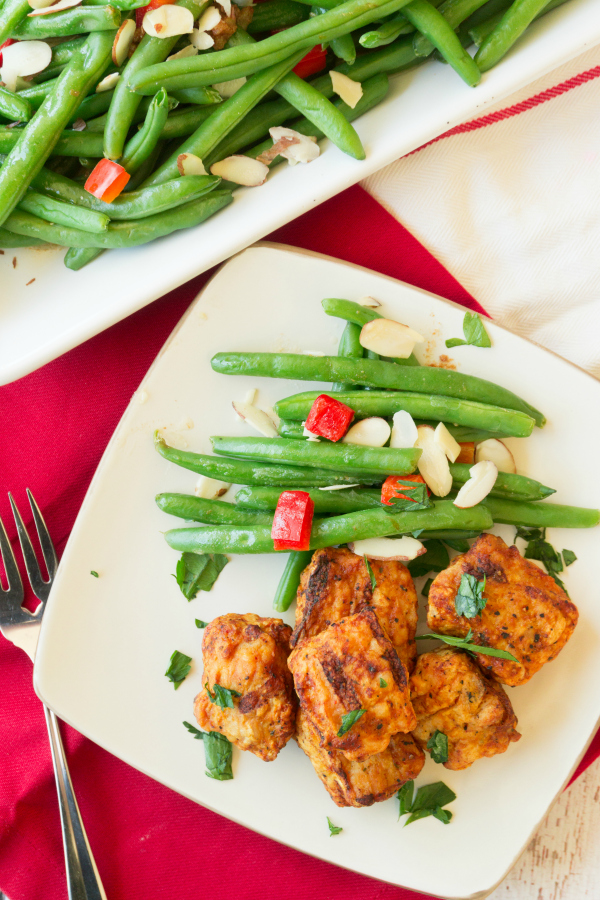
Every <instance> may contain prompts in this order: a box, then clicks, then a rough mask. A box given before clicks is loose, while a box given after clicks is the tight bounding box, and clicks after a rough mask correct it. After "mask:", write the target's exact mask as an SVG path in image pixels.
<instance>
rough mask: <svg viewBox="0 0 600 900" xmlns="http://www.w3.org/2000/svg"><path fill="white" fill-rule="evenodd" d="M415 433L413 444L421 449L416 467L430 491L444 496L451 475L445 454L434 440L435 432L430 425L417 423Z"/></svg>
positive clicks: (438, 495)
mask: <svg viewBox="0 0 600 900" xmlns="http://www.w3.org/2000/svg"><path fill="white" fill-rule="evenodd" d="M417 435H418V436H417V442H416V444H415V446H416V447H419V448H420V449H421V450H422V451H423V452H422V453H421V456H420V457H419V462H418V463H417V468H418V469H419V472H420V473H421V475H422V476H423V480H424V482H425V484H426V485H427V487H428V488H429V489H430V490H431V491H432V493H434V494H435V495H436V497H445V496H446V495H447V494H449V493H450V489H451V487H452V475H451V474H450V466H449V465H448V459H447V457H446V454H445V453H444V451H443V450H442V448H441V447H440V445H439V444H438V443H437V441H436V440H435V432H434V430H433V428H432V427H431V425H419V427H418V428H417Z"/></svg>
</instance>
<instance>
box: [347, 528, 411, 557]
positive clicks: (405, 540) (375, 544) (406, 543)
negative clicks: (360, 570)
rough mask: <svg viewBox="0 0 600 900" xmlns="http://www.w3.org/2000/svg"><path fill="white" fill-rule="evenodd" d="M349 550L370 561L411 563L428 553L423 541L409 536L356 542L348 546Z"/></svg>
mask: <svg viewBox="0 0 600 900" xmlns="http://www.w3.org/2000/svg"><path fill="white" fill-rule="evenodd" d="M348 549H349V550H350V551H351V552H352V553H356V555H357V556H366V557H367V558H368V559H379V560H384V559H396V560H399V561H400V562H409V561H410V560H411V559H416V558H417V556H422V555H423V554H424V553H426V552H427V548H426V547H424V546H423V544H422V543H421V541H418V540H417V539H416V538H414V537H410V535H408V534H405V535H404V536H403V537H401V538H386V537H381V538H367V539H366V540H364V541H354V543H351V544H348Z"/></svg>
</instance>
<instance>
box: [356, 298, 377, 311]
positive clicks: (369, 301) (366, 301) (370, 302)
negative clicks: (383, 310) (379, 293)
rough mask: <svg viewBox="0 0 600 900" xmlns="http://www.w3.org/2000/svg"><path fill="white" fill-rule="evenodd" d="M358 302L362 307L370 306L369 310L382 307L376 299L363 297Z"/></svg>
mask: <svg viewBox="0 0 600 900" xmlns="http://www.w3.org/2000/svg"><path fill="white" fill-rule="evenodd" d="M358 302H359V304H360V305H361V306H368V307H369V309H376V308H377V307H378V306H381V303H380V302H379V300H376V299H375V297H363V298H362V299H361V300H359V301H358Z"/></svg>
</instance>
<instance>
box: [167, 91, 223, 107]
mask: <svg viewBox="0 0 600 900" xmlns="http://www.w3.org/2000/svg"><path fill="white" fill-rule="evenodd" d="M169 96H170V97H173V98H174V99H175V100H178V101H179V102H180V103H194V104H196V105H197V106H210V105H211V104H213V103H220V102H221V101H222V99H223V98H222V97H221V95H220V93H219V92H218V91H215V90H214V88H207V87H195V88H182V90H180V91H171V93H170V95H169Z"/></svg>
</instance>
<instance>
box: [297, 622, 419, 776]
mask: <svg viewBox="0 0 600 900" xmlns="http://www.w3.org/2000/svg"><path fill="white" fill-rule="evenodd" d="M288 663H289V667H290V669H291V670H292V673H293V676H294V684H295V687H296V692H297V694H298V697H299V698H300V704H301V706H302V709H303V711H304V712H305V713H306V715H307V716H308V718H309V719H310V720H311V723H312V725H313V727H314V728H315V730H316V732H317V734H318V736H319V743H320V746H322V747H326V748H327V749H331V750H341V751H343V753H345V755H346V756H347V757H348V759H358V760H361V759H365V758H366V757H367V756H372V755H373V754H374V753H381V752H382V751H383V750H385V748H386V747H387V745H388V744H389V742H390V738H391V737H392V735H394V734H397V733H398V732H400V731H401V732H408V731H412V729H413V728H414V725H415V723H416V718H415V714H414V711H413V708H412V705H411V702H410V695H409V690H408V675H407V672H406V669H405V667H404V665H403V663H402V662H401V661H400V659H399V658H398V654H397V653H396V651H395V650H394V648H393V646H392V644H391V643H390V640H389V639H388V637H387V636H386V635H385V634H384V632H383V629H382V627H381V625H380V624H379V621H378V619H377V617H376V615H375V613H374V612H373V610H372V609H370V608H369V607H365V608H364V609H363V610H361V612H359V613H356V615H354V616H349V617H348V618H347V619H342V620H341V622H334V623H333V624H332V625H330V626H329V628H326V629H325V631H322V632H321V633H320V634H317V635H316V636H315V637H313V638H309V639H307V640H305V641H302V643H301V644H299V645H298V646H297V647H296V649H295V650H293V651H292V653H291V655H290V658H289V660H288ZM359 710H360V711H362V710H364V712H362V714H361V715H360V718H357V719H356V720H355V722H354V724H352V726H351V727H349V728H348V730H346V726H347V725H348V720H347V719H346V720H345V722H343V721H342V717H343V716H346V715H347V714H348V713H351V712H354V711H359ZM340 731H341V732H342V733H341V734H340Z"/></svg>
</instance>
